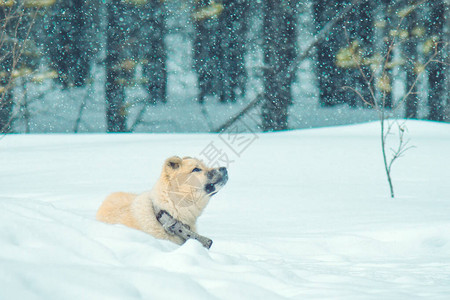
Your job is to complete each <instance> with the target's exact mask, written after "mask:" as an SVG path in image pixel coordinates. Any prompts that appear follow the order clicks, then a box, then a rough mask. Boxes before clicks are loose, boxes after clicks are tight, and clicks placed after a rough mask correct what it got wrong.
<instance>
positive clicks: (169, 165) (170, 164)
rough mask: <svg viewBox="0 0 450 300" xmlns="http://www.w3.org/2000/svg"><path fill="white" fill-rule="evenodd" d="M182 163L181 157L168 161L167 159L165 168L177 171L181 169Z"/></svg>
mask: <svg viewBox="0 0 450 300" xmlns="http://www.w3.org/2000/svg"><path fill="white" fill-rule="evenodd" d="M181 162H182V159H181V158H180V157H178V156H172V157H169V158H168V159H166V162H165V164H164V166H165V167H166V168H169V169H172V170H176V169H178V168H179V167H180V165H181Z"/></svg>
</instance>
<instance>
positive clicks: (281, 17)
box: [262, 0, 297, 131]
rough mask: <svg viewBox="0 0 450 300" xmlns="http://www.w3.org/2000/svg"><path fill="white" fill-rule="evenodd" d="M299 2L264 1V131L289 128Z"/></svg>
mask: <svg viewBox="0 0 450 300" xmlns="http://www.w3.org/2000/svg"><path fill="white" fill-rule="evenodd" d="M295 12H296V1H282V0H273V1H272V0H266V1H265V2H264V64H265V67H264V92H265V95H264V96H265V101H264V103H263V107H262V128H263V130H264V131H275V130H285V129H287V128H288V106H289V104H291V103H292V95H291V84H292V82H293V79H294V74H295V73H293V72H292V73H291V72H289V69H290V65H291V64H292V63H293V62H294V61H295V59H296V37H297V35H296V14H295Z"/></svg>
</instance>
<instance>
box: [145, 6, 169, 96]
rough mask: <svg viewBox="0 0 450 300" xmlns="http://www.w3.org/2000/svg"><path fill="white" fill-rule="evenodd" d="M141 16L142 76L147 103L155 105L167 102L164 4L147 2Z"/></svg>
mask: <svg viewBox="0 0 450 300" xmlns="http://www.w3.org/2000/svg"><path fill="white" fill-rule="evenodd" d="M139 10H140V13H141V15H142V22H141V24H140V28H141V30H142V34H141V36H140V37H139V38H140V39H141V45H142V46H143V47H144V49H143V52H144V54H143V58H144V63H143V76H144V77H145V78H146V79H147V82H146V83H145V86H146V89H147V93H148V97H149V99H148V100H149V102H150V103H151V104H156V103H158V102H162V103H166V101H167V68H166V60H167V54H166V47H165V45H164V36H165V33H166V12H165V9H164V3H163V2H162V1H160V0H151V1H147V4H145V6H143V7H142V8H139Z"/></svg>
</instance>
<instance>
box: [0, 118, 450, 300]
mask: <svg viewBox="0 0 450 300" xmlns="http://www.w3.org/2000/svg"><path fill="white" fill-rule="evenodd" d="M407 127H408V129H409V135H410V137H411V144H412V145H414V146H416V148H414V149H412V150H410V151H409V152H408V153H406V155H405V157H403V158H401V159H400V160H399V161H398V162H397V163H396V164H395V165H394V167H393V178H394V185H395V188H396V194H397V195H398V198H396V199H390V198H389V194H388V186H387V183H386V182H385V177H384V173H383V166H382V164H381V156H380V148H379V141H378V134H379V129H378V124H377V123H368V124H362V125H353V126H344V127H335V128H320V129H312V130H302V131H292V132H284V133H278V134H259V135H258V136H257V138H256V139H255V141H254V142H253V143H252V144H250V145H249V146H248V148H246V150H245V151H244V152H243V153H241V155H240V156H237V155H235V153H233V152H232V151H231V150H230V149H229V148H227V146H226V145H225V144H224V140H223V137H222V139H221V137H220V136H217V135H188V134H184V135H161V134H159V135H158V134H153V135H146V134H139V135H9V136H6V137H5V138H4V139H3V140H1V141H0V152H1V156H0V165H1V170H0V176H1V180H0V245H1V246H0V299H176V298H177V299H179V298H183V299H212V298H218V299H278V298H281V299H283V298H295V299H305V298H306V299H315V298H319V299H320V298H322V299H330V298H333V299H414V298H424V299H446V298H447V297H448V295H449V294H450V219H449V217H448V216H449V211H450V193H449V190H448V184H449V182H450V125H449V124H439V123H430V122H417V121H415V122H414V121H409V122H408V123H407ZM210 142H213V143H215V144H216V145H217V146H220V147H222V148H221V149H222V150H223V151H224V152H226V153H227V154H228V155H229V156H230V158H231V159H232V160H233V162H232V163H231V164H230V166H229V169H230V172H229V173H230V181H229V183H228V184H227V186H226V187H225V188H224V189H223V191H221V192H220V193H219V194H218V195H217V196H215V198H213V199H212V202H211V203H210V205H209V206H208V207H207V209H206V211H205V213H204V215H203V216H201V217H200V220H199V231H200V233H201V234H203V235H205V236H208V237H210V238H212V239H213V240H214V244H213V247H212V249H211V250H210V251H207V250H205V249H204V248H202V247H201V245H200V244H199V243H197V242H195V241H189V242H188V243H186V244H185V245H183V246H181V247H179V246H177V245H174V244H171V243H170V242H166V241H160V240H156V239H154V238H152V237H151V236H149V235H147V234H145V233H142V232H139V231H136V230H133V229H129V228H126V227H124V226H120V225H107V224H102V223H99V222H97V221H96V220H95V212H96V209H97V208H98V206H99V205H100V203H101V201H102V200H103V198H104V197H105V196H106V195H107V194H108V193H110V192H112V191H116V190H123V191H130V192H140V191H144V190H146V189H148V188H150V187H151V185H152V183H153V182H154V181H155V180H156V178H157V177H158V176H159V172H160V168H161V163H162V161H163V160H164V159H165V158H166V157H167V156H170V155H172V154H178V155H191V156H199V155H200V153H201V152H202V150H203V149H204V148H205V147H206V146H207V145H208V144H209V143H210ZM390 142H391V143H395V138H393V139H392V140H391V141H390Z"/></svg>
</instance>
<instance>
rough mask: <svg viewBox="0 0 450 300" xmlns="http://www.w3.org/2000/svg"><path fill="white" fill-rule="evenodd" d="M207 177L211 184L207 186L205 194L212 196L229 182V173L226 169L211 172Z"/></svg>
mask: <svg viewBox="0 0 450 300" xmlns="http://www.w3.org/2000/svg"><path fill="white" fill-rule="evenodd" d="M207 176H208V181H209V182H208V183H207V184H206V185H205V192H206V193H207V194H211V196H212V195H214V194H216V193H217V192H218V191H219V189H221V188H222V187H223V186H224V185H225V184H226V183H227V181H228V171H227V168H224V167H221V168H218V169H213V170H211V171H209V172H208V174H207Z"/></svg>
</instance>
